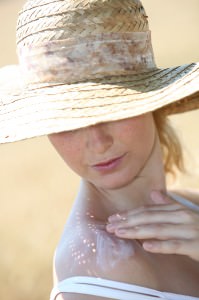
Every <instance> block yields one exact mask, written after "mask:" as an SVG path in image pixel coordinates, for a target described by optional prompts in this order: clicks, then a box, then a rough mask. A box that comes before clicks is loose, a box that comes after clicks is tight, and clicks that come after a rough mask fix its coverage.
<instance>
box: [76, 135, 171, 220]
mask: <svg viewBox="0 0 199 300" xmlns="http://www.w3.org/2000/svg"><path fill="white" fill-rule="evenodd" d="M157 140H158V139H157ZM153 190H158V191H163V192H165V191H166V185H165V175H164V168H163V164H162V153H161V150H160V146H159V140H158V141H156V142H155V145H154V148H153V151H152V153H151V156H150V157H149V159H148V160H147V162H146V164H145V166H144V168H143V169H142V170H141V171H140V173H139V174H138V175H137V176H136V178H134V179H133V180H132V181H131V182H130V183H129V184H128V185H126V186H124V187H122V188H119V189H115V190H107V189H106V190H105V189H103V188H99V187H97V186H95V185H94V184H92V183H90V182H88V181H86V180H82V182H81V185H80V191H79V196H78V197H77V201H76V205H75V207H76V208H77V207H78V210H79V211H81V212H85V213H87V214H88V213H89V214H92V215H93V216H94V217H95V219H97V220H101V221H104V222H106V221H107V218H108V217H109V216H110V215H112V214H115V213H119V212H123V211H127V210H131V209H135V208H137V207H139V206H142V205H146V204H150V203H152V201H151V198H150V194H151V191H153ZM82 195H83V196H82Z"/></svg>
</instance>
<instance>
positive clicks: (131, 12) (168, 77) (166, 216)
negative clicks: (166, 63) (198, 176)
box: [0, 0, 199, 300]
mask: <svg viewBox="0 0 199 300" xmlns="http://www.w3.org/2000/svg"><path fill="white" fill-rule="evenodd" d="M17 37H18V53H19V59H20V68H19V67H13V68H9V69H8V68H6V69H4V70H2V74H1V77H2V76H3V77H4V81H5V82H6V83H7V80H5V79H6V77H5V74H6V73H7V72H9V73H10V72H11V70H12V76H13V78H15V79H13V80H12V86H8V85H6V86H5V84H4V86H3V88H2V92H1V94H0V96H1V99H0V100H1V119H0V124H1V128H2V130H1V137H0V139H1V142H2V143H5V142H13V141H16V140H21V139H25V138H30V137H34V136H38V135H44V134H47V135H48V136H49V139H50V141H51V143H52V144H53V145H54V147H55V148H56V150H57V151H58V152H59V154H60V155H61V157H62V158H63V159H64V161H65V162H66V163H67V164H68V165H69V166H70V167H71V169H73V170H74V171H75V172H76V173H77V174H78V175H79V176H81V178H82V181H81V186H80V189H79V191H78V195H77V197H76V200H75V202H74V206H73V208H72V211H71V214H70V217H69V219H68V221H67V224H66V226H65V231H64V233H63V236H62V239H61V241H60V243H59V245H58V247H57V251H56V255H55V272H54V274H55V288H54V289H53V291H52V294H51V299H70V300H73V299H75V300H76V299H78V300H80V299H81V300H84V299H87V300H88V299H98V298H100V299H110V298H111V299H122V300H125V299H136V300H137V299H157V298H160V299H182V300H183V299H199V288H198V278H199V254H198V253H199V252H198V249H199V215H198V212H199V205H198V203H199V194H198V193H195V194H190V193H188V192H184V194H183V195H182V191H178V192H174V193H172V194H171V193H170V191H168V189H167V186H166V182H165V173H166V172H168V171H170V172H172V171H173V168H174V167H175V166H177V167H178V168H181V167H182V158H181V148H180V145H179V142H178V140H177V138H176V137H175V134H174V132H173V131H172V129H171V128H170V127H169V125H168V121H167V116H168V115H170V114H172V113H179V112H184V111H188V110H191V109H197V108H199V101H198V97H199V63H195V64H190V65H186V66H180V67H176V68H168V69H159V68H157V67H156V64H155V61H154V56H153V51H152V46H151V38H150V32H149V28H148V20H147V16H146V13H145V11H144V8H143V6H142V4H141V2H140V1H139V0H130V1H129V0H123V1H119V0H105V1H99V0H90V1H79V2H77V1H72V0H71V1H65V0H64V1H50V0H43V1H34V2H33V1H28V2H27V3H26V4H25V6H24V8H23V11H22V12H21V13H20V16H19V22H18V29H17ZM22 78H24V81H22ZM17 79H18V80H17ZM2 82H3V80H2ZM179 155H180V156H179Z"/></svg>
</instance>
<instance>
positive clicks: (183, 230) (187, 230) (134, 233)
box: [107, 191, 199, 261]
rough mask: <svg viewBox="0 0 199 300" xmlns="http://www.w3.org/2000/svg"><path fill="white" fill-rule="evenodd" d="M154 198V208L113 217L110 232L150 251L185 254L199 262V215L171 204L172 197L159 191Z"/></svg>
mask: <svg viewBox="0 0 199 300" xmlns="http://www.w3.org/2000/svg"><path fill="white" fill-rule="evenodd" d="M151 198H152V200H153V202H154V205H153V204H152V205H147V206H143V207H140V208H137V209H134V210H131V211H128V212H126V213H121V214H116V215H113V216H111V217H109V219H108V221H109V224H108V225H107V231H108V232H111V233H114V234H115V235H116V236H118V237H120V238H124V239H137V240H140V241H142V243H143V244H142V246H143V248H144V249H145V250H146V251H149V252H153V253H162V254H182V255H187V256H189V257H190V258H192V259H194V260H196V261H199V213H197V212H194V211H192V210H190V209H189V208H187V207H185V206H183V205H181V204H178V203H171V199H170V198H169V197H168V196H165V195H163V194H161V193H160V192H157V191H154V192H152V194H151ZM168 203H169V204H168Z"/></svg>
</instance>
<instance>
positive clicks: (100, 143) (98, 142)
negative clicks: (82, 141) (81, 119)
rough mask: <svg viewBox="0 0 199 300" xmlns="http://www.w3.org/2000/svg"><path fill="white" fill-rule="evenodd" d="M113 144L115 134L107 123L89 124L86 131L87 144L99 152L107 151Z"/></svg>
mask: <svg viewBox="0 0 199 300" xmlns="http://www.w3.org/2000/svg"><path fill="white" fill-rule="evenodd" d="M112 144H113V136H112V135H111V133H110V132H109V129H108V126H107V125H106V123H105V124H97V125H93V126H89V127H88V128H87V132H86V145H87V147H88V148H90V150H92V151H95V152H97V153H105V152H106V151H107V150H108V149H109V148H110V147H111V146H112Z"/></svg>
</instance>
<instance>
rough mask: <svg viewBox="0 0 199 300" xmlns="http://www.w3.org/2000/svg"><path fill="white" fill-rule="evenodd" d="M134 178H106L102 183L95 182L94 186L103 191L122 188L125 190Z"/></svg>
mask: <svg viewBox="0 0 199 300" xmlns="http://www.w3.org/2000/svg"><path fill="white" fill-rule="evenodd" d="M135 178H136V177H134V176H131V177H126V178H125V177H124V176H122V178H114V176H112V178H106V179H105V180H104V181H103V180H102V181H101V182H97V183H96V182H95V183H94V184H95V186H96V187H98V188H101V189H104V190H119V189H122V188H125V187H127V186H129V185H130V184H131V183H132V182H133V181H134V180H135Z"/></svg>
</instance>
